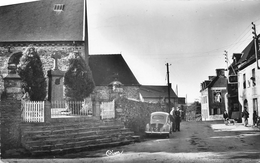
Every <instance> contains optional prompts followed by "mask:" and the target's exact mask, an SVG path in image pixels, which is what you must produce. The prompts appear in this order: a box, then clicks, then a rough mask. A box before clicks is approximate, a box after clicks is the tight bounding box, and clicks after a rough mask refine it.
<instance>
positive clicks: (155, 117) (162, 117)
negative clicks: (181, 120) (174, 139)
mask: <svg viewBox="0 0 260 163" xmlns="http://www.w3.org/2000/svg"><path fill="white" fill-rule="evenodd" d="M152 119H162V120H163V119H165V116H163V115H154V116H153V117H152Z"/></svg>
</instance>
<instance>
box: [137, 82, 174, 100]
mask: <svg viewBox="0 0 260 163" xmlns="http://www.w3.org/2000/svg"><path fill="white" fill-rule="evenodd" d="M140 93H141V95H142V97H143V98H159V97H168V86H167V85H165V86H156V85H142V86H141V87H140ZM170 95H171V98H178V97H177V95H176V94H175V92H174V91H173V90H172V88H171V90H170Z"/></svg>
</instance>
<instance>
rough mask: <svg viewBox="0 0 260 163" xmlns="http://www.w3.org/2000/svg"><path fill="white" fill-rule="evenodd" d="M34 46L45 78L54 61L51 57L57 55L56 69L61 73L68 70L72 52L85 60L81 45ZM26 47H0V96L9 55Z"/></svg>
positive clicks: (23, 45) (22, 45)
mask: <svg viewBox="0 0 260 163" xmlns="http://www.w3.org/2000/svg"><path fill="white" fill-rule="evenodd" d="M33 46H35V48H36V50H37V53H38V54H39V56H40V58H41V61H42V64H43V70H44V73H45V76H46V77H47V71H48V70H50V69H52V68H53V66H54V59H53V58H51V55H52V54H54V53H58V54H60V56H61V59H59V60H58V68H59V69H60V70H62V71H66V70H67V69H68V65H69V63H68V59H69V58H70V57H73V56H74V55H73V54H74V51H75V50H76V51H78V52H79V54H81V56H82V57H83V58H84V59H85V55H84V54H85V52H84V46H83V44H80V43H79V44H78V45H77V46H76V45H72V43H71V44H64V43H63V44H36V43H35V44H33ZM27 47H28V45H27V44H15V45H12V44H10V45H0V94H1V91H2V90H3V89H4V86H3V79H2V78H3V77H5V76H6V75H7V74H8V69H7V66H8V60H9V58H10V56H11V55H13V54H14V53H17V52H23V51H24V50H25V49H26V48H27Z"/></svg>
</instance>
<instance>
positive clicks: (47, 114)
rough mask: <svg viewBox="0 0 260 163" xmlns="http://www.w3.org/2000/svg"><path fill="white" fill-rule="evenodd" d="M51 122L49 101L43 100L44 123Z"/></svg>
mask: <svg viewBox="0 0 260 163" xmlns="http://www.w3.org/2000/svg"><path fill="white" fill-rule="evenodd" d="M50 122H51V103H50V102H49V101H45V103H44V123H50Z"/></svg>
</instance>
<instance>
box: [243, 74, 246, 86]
mask: <svg viewBox="0 0 260 163" xmlns="http://www.w3.org/2000/svg"><path fill="white" fill-rule="evenodd" d="M243 88H244V89H246V74H243Z"/></svg>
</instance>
